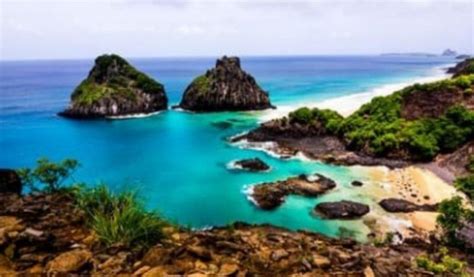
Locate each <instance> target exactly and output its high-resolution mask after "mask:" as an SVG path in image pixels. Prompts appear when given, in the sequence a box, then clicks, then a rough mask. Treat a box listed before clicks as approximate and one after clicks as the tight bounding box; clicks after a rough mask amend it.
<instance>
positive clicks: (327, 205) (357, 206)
mask: <svg viewBox="0 0 474 277" xmlns="http://www.w3.org/2000/svg"><path fill="white" fill-rule="evenodd" d="M314 211H315V212H316V213H317V214H320V215H322V216H323V217H325V218H328V219H355V218H359V217H361V216H364V215H365V214H367V213H368V212H369V211H370V208H369V206H367V205H365V204H361V203H357V202H353V201H347V200H342V201H337V202H323V203H319V204H317V205H316V207H314Z"/></svg>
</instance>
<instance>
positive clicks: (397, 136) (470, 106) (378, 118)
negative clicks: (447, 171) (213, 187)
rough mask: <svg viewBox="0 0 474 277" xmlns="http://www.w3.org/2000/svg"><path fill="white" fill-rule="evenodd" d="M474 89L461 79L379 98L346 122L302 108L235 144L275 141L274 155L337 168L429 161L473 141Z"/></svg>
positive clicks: (471, 81) (473, 78)
mask: <svg viewBox="0 0 474 277" xmlns="http://www.w3.org/2000/svg"><path fill="white" fill-rule="evenodd" d="M473 90H474V74H467V75H464V74H461V75H459V76H458V77H455V78H452V79H446V80H442V81H438V82H433V83H427V84H415V85H412V86H409V87H406V88H404V89H402V90H400V91H396V92H394V93H393V94H391V95H389V96H384V97H376V98H374V99H373V100H372V101H371V102H370V103H367V104H365V105H363V106H362V107H361V108H360V109H359V110H357V111H356V112H354V113H353V114H351V115H350V116H348V117H346V118H344V117H342V116H340V115H339V114H337V112H335V111H331V110H320V109H317V108H315V109H309V108H300V109H298V110H296V111H294V112H292V113H290V114H289V115H288V116H287V117H284V118H280V119H274V120H271V121H269V122H265V123H263V124H261V125H260V127H258V128H257V129H255V130H252V131H250V132H249V133H248V134H246V135H243V136H239V137H236V138H233V139H232V140H233V141H238V140H242V139H246V140H248V141H250V142H252V141H253V142H264V141H275V142H277V144H278V148H277V149H275V151H276V152H281V153H291V152H293V153H294V152H296V151H302V152H304V153H305V154H307V155H308V156H310V157H312V158H315V159H320V160H324V161H327V162H333V163H339V164H362V165H377V164H382V165H387V166H390V167H397V166H403V165H406V164H407V163H410V162H427V161H431V160H433V159H434V158H435V157H436V156H437V155H439V154H443V153H450V152H452V151H454V150H456V149H458V148H460V147H462V146H463V145H464V144H466V143H469V142H471V141H472V140H474V93H473Z"/></svg>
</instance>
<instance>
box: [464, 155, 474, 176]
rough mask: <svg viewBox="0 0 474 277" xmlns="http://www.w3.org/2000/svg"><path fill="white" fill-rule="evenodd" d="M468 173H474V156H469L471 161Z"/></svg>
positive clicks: (468, 164) (468, 163)
mask: <svg viewBox="0 0 474 277" xmlns="http://www.w3.org/2000/svg"><path fill="white" fill-rule="evenodd" d="M466 169H467V171H469V172H471V173H474V155H471V156H469V161H468V162H467V165H466Z"/></svg>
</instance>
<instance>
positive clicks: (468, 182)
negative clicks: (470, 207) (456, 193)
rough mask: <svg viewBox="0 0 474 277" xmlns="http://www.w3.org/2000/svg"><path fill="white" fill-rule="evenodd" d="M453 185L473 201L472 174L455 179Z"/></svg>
mask: <svg viewBox="0 0 474 277" xmlns="http://www.w3.org/2000/svg"><path fill="white" fill-rule="evenodd" d="M454 185H455V186H456V188H457V189H458V190H460V191H462V192H464V193H465V194H466V195H467V196H468V197H469V198H470V199H471V201H474V174H470V175H468V176H466V177H461V178H457V179H456V181H455V182H454Z"/></svg>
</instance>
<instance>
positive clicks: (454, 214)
mask: <svg viewBox="0 0 474 277" xmlns="http://www.w3.org/2000/svg"><path fill="white" fill-rule="evenodd" d="M438 212H439V213H440V215H438V217H437V219H436V221H437V222H438V224H439V225H440V226H441V228H442V229H443V233H444V238H445V240H446V243H448V244H451V245H455V246H457V245H459V242H458V241H457V239H456V236H455V235H456V230H458V229H459V228H460V227H461V225H462V223H463V221H464V220H466V219H468V217H469V216H470V214H471V212H470V211H469V210H467V209H465V208H464V207H463V203H462V199H461V197H459V196H456V197H453V198H451V199H446V200H443V201H442V202H441V203H440V205H439V208H438Z"/></svg>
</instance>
